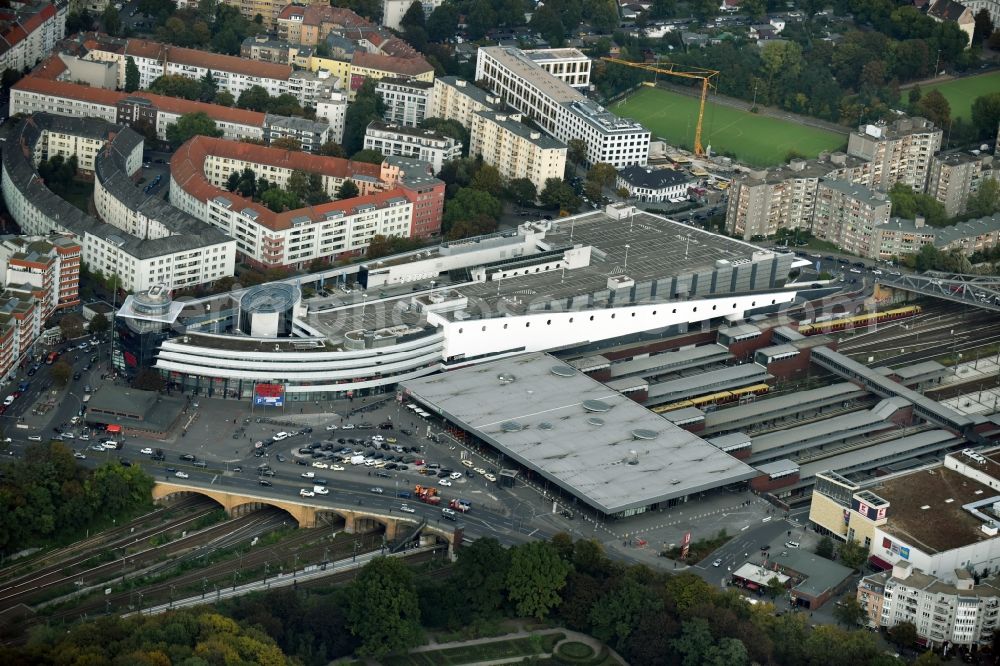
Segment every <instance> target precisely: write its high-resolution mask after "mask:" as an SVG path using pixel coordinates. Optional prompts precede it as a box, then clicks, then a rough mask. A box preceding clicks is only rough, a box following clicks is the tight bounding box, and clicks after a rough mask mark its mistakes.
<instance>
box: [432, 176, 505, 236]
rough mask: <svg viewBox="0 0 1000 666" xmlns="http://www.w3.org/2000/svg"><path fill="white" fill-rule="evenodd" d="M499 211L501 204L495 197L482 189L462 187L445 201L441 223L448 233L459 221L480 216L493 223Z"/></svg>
mask: <svg viewBox="0 0 1000 666" xmlns="http://www.w3.org/2000/svg"><path fill="white" fill-rule="evenodd" d="M501 212H502V206H501V205H500V201H499V200H498V199H497V198H496V197H494V196H492V195H491V194H489V193H488V192H483V191H482V190H476V189H473V188H471V187H463V188H461V189H460V190H459V191H458V192H457V193H456V194H455V196H453V197H452V198H451V199H449V200H448V201H446V202H445V206H444V217H443V218H442V225H443V227H444V231H445V233H448V232H449V231H451V229H452V228H453V227H455V226H456V225H457V224H458V223H459V222H466V223H468V222H469V221H470V220H475V219H477V218H480V217H485V218H488V219H490V220H492V221H493V223H494V224H495V223H496V220H497V218H498V217H500V213H501Z"/></svg>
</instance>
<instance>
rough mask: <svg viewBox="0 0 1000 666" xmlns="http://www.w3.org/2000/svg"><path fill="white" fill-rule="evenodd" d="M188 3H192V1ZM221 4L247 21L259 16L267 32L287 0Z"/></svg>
mask: <svg viewBox="0 0 1000 666" xmlns="http://www.w3.org/2000/svg"><path fill="white" fill-rule="evenodd" d="M188 1H189V2H193V0H188ZM221 2H222V4H225V5H229V6H230V7H235V8H236V9H238V10H240V16H242V17H243V18H245V19H247V20H248V21H253V20H255V19H256V18H257V16H258V15H260V17H261V25H263V26H264V27H265V28H267V29H268V30H273V28H274V27H275V24H276V23H277V21H278V15H279V14H280V13H281V11H282V10H283V9H285V8H286V7H287V6H288V0H221ZM296 3H297V6H301V5H327V4H328V3H327V2H326V0H296Z"/></svg>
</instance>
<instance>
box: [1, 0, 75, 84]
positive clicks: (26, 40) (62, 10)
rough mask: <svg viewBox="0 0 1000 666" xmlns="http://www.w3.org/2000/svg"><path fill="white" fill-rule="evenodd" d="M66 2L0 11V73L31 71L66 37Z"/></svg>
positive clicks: (29, 4) (39, 2) (21, 5)
mask: <svg viewBox="0 0 1000 666" xmlns="http://www.w3.org/2000/svg"><path fill="white" fill-rule="evenodd" d="M68 6H69V4H68V3H67V2H65V1H62V0H61V1H60V2H44V1H42V0H35V1H33V2H25V3H19V4H16V5H13V6H11V5H10V4H9V3H8V5H7V6H6V7H0V72H2V71H3V70H5V69H13V70H15V71H21V70H23V69H25V68H31V67H34V66H35V64H36V63H38V62H39V61H40V60H42V59H43V58H45V57H46V56H47V55H48V54H49V52H51V51H52V49H54V48H55V45H56V42H58V41H59V40H60V39H62V38H63V37H65V36H66V14H67V13H68Z"/></svg>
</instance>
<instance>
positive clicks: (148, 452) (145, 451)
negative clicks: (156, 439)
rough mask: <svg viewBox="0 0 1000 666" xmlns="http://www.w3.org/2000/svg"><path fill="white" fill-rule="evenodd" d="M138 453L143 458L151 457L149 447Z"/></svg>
mask: <svg viewBox="0 0 1000 666" xmlns="http://www.w3.org/2000/svg"><path fill="white" fill-rule="evenodd" d="M81 439H82V438H81ZM139 453H141V454H142V455H144V456H151V455H153V449H151V448H149V447H148V446H147V447H146V448H144V449H143V450H142V451H139Z"/></svg>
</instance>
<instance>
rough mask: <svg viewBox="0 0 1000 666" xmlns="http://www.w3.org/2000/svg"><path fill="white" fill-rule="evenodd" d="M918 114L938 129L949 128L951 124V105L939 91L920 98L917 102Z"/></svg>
mask: <svg viewBox="0 0 1000 666" xmlns="http://www.w3.org/2000/svg"><path fill="white" fill-rule="evenodd" d="M917 112H918V113H919V114H921V115H922V116H924V117H925V118H927V119H928V120H930V121H931V122H932V123H934V124H935V125H936V126H937V127H941V128H947V127H948V125H950V124H951V105H950V104H948V100H947V99H945V96H944V95H942V94H941V92H940V91H939V90H937V89H935V90H931V91H930V92H929V93H927V94H926V95H924V96H923V97H921V98H920V101H919V102H917Z"/></svg>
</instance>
